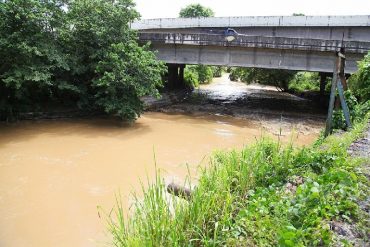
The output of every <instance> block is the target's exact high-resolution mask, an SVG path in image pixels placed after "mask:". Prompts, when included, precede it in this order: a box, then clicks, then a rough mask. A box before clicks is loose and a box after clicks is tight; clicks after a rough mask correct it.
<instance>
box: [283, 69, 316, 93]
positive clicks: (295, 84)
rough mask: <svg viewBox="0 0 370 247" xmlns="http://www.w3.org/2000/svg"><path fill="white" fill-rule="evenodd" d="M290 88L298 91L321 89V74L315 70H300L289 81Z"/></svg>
mask: <svg viewBox="0 0 370 247" xmlns="http://www.w3.org/2000/svg"><path fill="white" fill-rule="evenodd" d="M289 90H291V91H296V92H303V91H319V90H320V76H319V73H314V72H298V73H297V74H295V76H294V78H293V79H292V80H291V81H290V82H289Z"/></svg>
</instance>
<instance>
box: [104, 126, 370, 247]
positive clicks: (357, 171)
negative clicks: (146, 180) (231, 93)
mask: <svg viewBox="0 0 370 247" xmlns="http://www.w3.org/2000/svg"><path fill="white" fill-rule="evenodd" d="M367 123H368V122H367V121H366V122H362V123H359V124H356V125H355V127H354V128H353V130H351V131H350V132H346V133H344V134H342V135H340V136H338V135H332V136H330V137H329V138H327V139H320V140H318V141H317V142H316V143H315V145H313V146H311V147H307V148H294V147H293V146H288V147H283V146H282V145H281V144H280V143H279V142H274V141H271V140H269V139H268V138H263V139H262V140H260V141H258V142H257V143H255V144H254V145H251V146H247V147H245V148H244V149H243V150H241V151H231V152H218V153H215V154H214V156H213V158H212V159H211V161H210V166H209V169H207V170H204V171H203V173H202V174H201V176H200V179H199V182H198V184H197V187H196V189H195V190H194V191H193V193H192V197H191V200H190V202H189V203H188V202H186V201H183V200H181V199H178V198H174V197H168V196H165V192H164V191H165V184H164V183H163V181H162V180H161V179H160V178H159V177H158V178H157V183H156V184H154V185H152V186H151V187H150V188H149V190H147V191H146V193H145V196H144V199H143V200H141V201H140V202H138V204H136V213H135V214H134V215H133V216H132V217H131V218H130V219H129V220H128V221H127V222H126V221H125V220H124V217H123V211H122V210H121V209H120V207H119V206H118V208H116V210H115V213H116V214H115V216H116V217H115V218H113V219H112V221H109V222H110V228H109V230H110V231H111V234H112V235H113V238H114V244H116V246H183V245H188V244H191V245H193V246H225V245H226V246H276V245H280V246H329V245H332V246H333V245H334V246H348V245H355V246H366V245H368V244H369V229H370V228H369V227H370V226H369V213H368V209H366V207H365V208H363V207H362V206H361V203H360V202H361V201H364V199H365V200H366V198H368V197H369V188H370V186H369V180H368V178H366V176H364V174H363V172H362V168H363V166H361V164H363V161H364V160H363V159H358V158H357V159H356V158H353V157H351V156H350V155H348V153H347V149H348V148H349V146H350V145H351V143H352V142H353V141H354V140H356V139H358V138H359V137H360V136H362V135H363V131H364V130H365V128H366V126H367ZM169 205H171V206H169ZM348 224H350V225H351V227H352V229H355V230H353V231H352V230H351V234H352V235H354V238H351V237H348V236H347V237H345V236H343V235H345V234H346V231H345V228H344V227H342V226H346V225H348ZM347 235H348V234H347Z"/></svg>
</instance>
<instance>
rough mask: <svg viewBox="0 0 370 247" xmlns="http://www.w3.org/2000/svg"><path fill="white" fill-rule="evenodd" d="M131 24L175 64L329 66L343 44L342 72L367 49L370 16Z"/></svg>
mask: <svg viewBox="0 0 370 247" xmlns="http://www.w3.org/2000/svg"><path fill="white" fill-rule="evenodd" d="M132 28H133V29H135V30H138V32H139V40H140V41H141V42H148V41H150V42H151V46H152V48H153V50H157V51H158V53H157V56H158V58H159V59H160V60H163V61H165V62H166V63H167V64H170V65H171V66H172V67H173V66H174V65H177V67H178V68H180V70H181V68H183V65H185V64H205V65H223V66H237V67H255V68H270V69H288V70H301V71H314V72H333V68H334V63H335V57H336V53H337V52H338V51H339V50H341V49H342V50H344V53H345V55H346V66H345V73H353V72H355V71H356V70H357V62H358V61H359V60H361V59H362V58H363V57H364V55H365V54H366V53H367V52H368V51H369V50H370V16H280V17H279V16H273V17H262V16H261V17H253V16H250V17H211V18H172V19H151V20H141V21H138V22H135V23H132ZM227 28H232V29H234V30H235V31H236V33H237V35H235V39H234V40H233V41H231V42H229V41H227V40H226V39H225V34H224V30H226V29H227ZM175 67H176V66H175Z"/></svg>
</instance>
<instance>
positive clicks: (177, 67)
mask: <svg viewBox="0 0 370 247" xmlns="http://www.w3.org/2000/svg"><path fill="white" fill-rule="evenodd" d="M167 67H168V85H167V86H168V88H170V89H178V88H185V83H184V69H185V65H184V64H167Z"/></svg>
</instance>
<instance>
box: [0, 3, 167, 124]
mask: <svg viewBox="0 0 370 247" xmlns="http://www.w3.org/2000/svg"><path fill="white" fill-rule="evenodd" d="M134 7H135V4H134V3H133V1H132V0H115V1H112V0H84V1H78V0H49V1H39V0H3V1H0V56H1V57H2V63H1V65H0V96H1V98H0V118H1V119H4V118H5V119H6V118H8V117H9V116H11V115H16V114H17V113H18V112H22V111H30V110H35V109H37V108H38V107H40V106H42V105H45V104H50V103H51V102H57V103H68V104H69V105H76V106H78V107H79V108H80V109H82V110H94V111H96V110H98V111H105V112H106V113H109V114H112V115H116V116H119V117H121V118H123V119H129V120H132V119H135V118H136V117H138V116H139V115H140V113H141V111H142V109H143V106H142V102H141V101H140V97H141V96H143V95H146V94H151V95H157V94H158V91H157V89H156V88H157V87H158V86H160V85H161V73H162V72H163V71H164V66H163V64H162V63H161V62H159V61H157V60H156V59H155V56H154V54H153V53H152V52H151V51H149V49H148V47H147V46H139V45H138V43H137V35H136V32H135V31H133V30H131V29H130V27H129V23H131V22H132V21H134V20H136V19H137V18H138V17H139V13H138V12H137V11H136V10H135V9H134Z"/></svg>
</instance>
